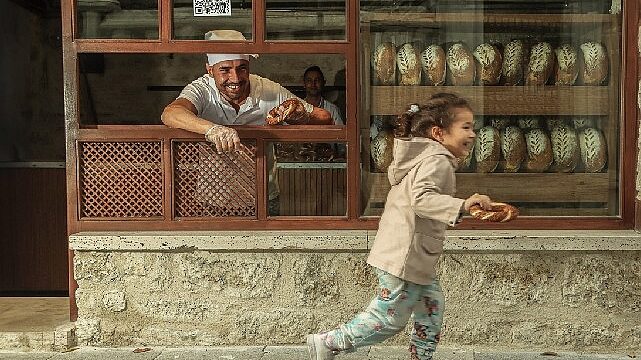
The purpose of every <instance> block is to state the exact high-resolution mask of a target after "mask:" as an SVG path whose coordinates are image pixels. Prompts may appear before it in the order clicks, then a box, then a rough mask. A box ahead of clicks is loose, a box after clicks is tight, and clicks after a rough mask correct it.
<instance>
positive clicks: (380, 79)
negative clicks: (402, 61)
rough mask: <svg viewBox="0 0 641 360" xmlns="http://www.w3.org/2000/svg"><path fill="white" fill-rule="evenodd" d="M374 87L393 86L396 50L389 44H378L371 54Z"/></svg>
mask: <svg viewBox="0 0 641 360" xmlns="http://www.w3.org/2000/svg"><path fill="white" fill-rule="evenodd" d="M372 69H373V78H374V85H394V83H395V80H396V48H395V47H394V44H392V43H391V42H384V43H382V44H379V45H378V46H377V47H376V49H375V50H374V54H372Z"/></svg>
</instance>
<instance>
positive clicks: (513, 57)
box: [501, 40, 528, 86]
mask: <svg viewBox="0 0 641 360" xmlns="http://www.w3.org/2000/svg"><path fill="white" fill-rule="evenodd" d="M527 61H528V58H527V49H526V48H525V44H524V43H523V41H521V40H512V41H510V42H509V43H507V45H505V49H503V66H502V68H501V83H502V84H503V85H507V86H514V85H520V84H522V83H523V74H524V73H525V71H524V70H525V67H526V65H527Z"/></svg>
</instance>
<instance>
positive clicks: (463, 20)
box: [360, 11, 621, 216]
mask: <svg viewBox="0 0 641 360" xmlns="http://www.w3.org/2000/svg"><path fill="white" fill-rule="evenodd" d="M620 38H621V17H620V15H617V14H592V13H590V14H498V13H487V12H486V13H484V14H483V13H480V14H479V13H428V12H424V13H416V12H413V13H390V12H377V11H371V12H362V13H361V50H362V53H361V56H362V59H363V61H362V64H363V67H362V74H361V76H362V79H363V84H364V86H363V91H362V94H361V104H362V106H361V114H363V115H362V118H361V122H360V128H361V140H362V141H361V146H362V151H361V154H362V156H363V158H362V161H363V172H362V174H363V176H362V181H363V192H362V193H363V198H362V199H361V200H362V204H363V214H364V215H365V216H377V215H380V214H381V213H382V209H383V206H384V203H385V198H386V196H387V192H388V191H389V187H390V185H389V182H388V180H387V174H386V173H385V171H384V169H382V168H381V166H384V165H385V164H387V163H389V159H386V158H381V157H380V156H388V154H389V151H387V152H386V151H379V149H384V148H385V147H384V146H381V145H380V143H381V139H380V136H379V138H378V139H377V138H376V136H375V135H377V134H381V135H383V134H389V125H390V123H391V121H393V118H394V117H395V116H396V115H398V114H399V113H401V112H403V111H405V110H406V109H407V106H408V105H409V104H411V103H419V104H420V103H422V102H424V101H425V99H427V98H429V97H430V96H431V95H432V94H435V93H438V92H454V93H456V94H459V95H461V96H463V97H465V98H466V99H468V101H470V103H471V105H472V107H473V109H474V112H475V118H478V121H479V125H478V129H477V130H480V129H481V128H483V127H484V126H493V127H495V129H496V132H497V133H498V132H500V133H501V134H503V133H504V132H505V128H506V126H511V127H512V129H509V130H510V131H508V134H507V135H506V136H512V137H514V136H523V135H519V133H520V132H522V133H523V134H525V135H526V136H524V137H523V138H524V139H528V140H527V141H530V142H534V143H536V141H535V140H530V139H536V138H537V136H538V137H542V136H546V137H547V142H548V143H549V144H548V147H549V149H548V150H547V151H549V152H550V154H553V155H554V157H552V155H550V154H549V155H548V156H547V157H546V159H548V160H549V159H553V161H551V162H550V163H549V164H544V165H543V166H540V164H530V166H529V167H527V168H526V166H525V161H524V162H523V164H521V165H519V164H518V163H516V165H514V159H515V158H517V157H515V156H506V155H505V154H501V155H500V156H498V155H497V156H498V157H497V158H496V160H497V164H495V165H494V164H490V166H488V165H487V164H486V163H482V164H481V163H479V165H480V166H478V167H476V166H475V164H474V162H475V160H474V159H472V160H471V162H470V163H469V167H468V168H465V166H463V167H462V168H461V169H460V171H459V172H458V173H457V189H458V192H457V196H459V197H467V196H469V195H471V194H473V193H474V192H480V193H487V194H489V195H490V196H493V197H495V198H496V199H498V200H500V201H505V202H510V203H515V204H518V205H519V206H520V207H521V208H522V209H523V211H522V215H525V216H564V215H568V216H613V215H616V214H617V213H618V211H619V209H618V207H619V203H618V190H617V186H618V185H617V181H618V173H617V169H618V168H619V165H618V161H619V160H618V157H619V141H620V140H619V129H620V121H621V120H620V101H621V99H620V94H619V88H620V79H619V73H620V68H619V67H620V62H621V58H620V46H621V44H620V41H621V40H620ZM515 39H518V40H522V41H523V43H525V45H526V50H527V53H526V55H525V56H526V58H525V59H526V60H527V59H529V57H530V55H531V52H538V53H541V54H542V55H541V56H542V57H543V56H544V55H546V54H547V55H549V52H550V50H551V51H552V52H554V55H553V56H554V59H555V60H554V63H553V64H554V66H551V65H550V64H549V63H546V62H545V61H542V63H541V64H535V65H531V64H530V65H528V64H527V61H526V64H524V65H523V66H524V68H523V69H522V73H521V74H519V75H518V78H519V79H520V80H518V81H516V82H517V83H516V84H513V83H514V77H513V76H512V75H510V77H509V78H508V77H506V76H505V69H503V72H504V73H503V79H500V78H499V77H498V76H497V74H500V72H501V69H500V67H499V68H497V63H498V60H497V56H505V54H506V53H505V51H506V48H507V47H508V44H509V47H510V48H511V50H510V54H508V55H507V56H509V57H510V58H511V56H512V55H513V54H514V53H515V52H516V51H518V50H519V49H518V48H516V47H515V45H519V44H513V43H511V41H513V40H515ZM465 47H467V53H468V55H465V54H466V53H465ZM450 48H451V49H452V52H454V51H455V50H456V51H457V52H459V53H460V55H457V56H458V57H457V59H458V60H459V61H458V62H456V63H453V64H450V63H447V64H448V69H447V72H446V73H445V72H444V70H443V66H442V61H443V60H442V59H443V57H445V58H447V56H448V52H449V50H450ZM399 50H400V51H399ZM397 52H398V53H400V55H401V57H397V59H396V60H395V61H398V62H399V64H396V66H395V67H393V68H392V67H387V68H386V67H385V66H386V65H385V64H389V63H390V61H391V60H390V59H391V57H390V56H391V55H392V54H395V53H397ZM475 52H476V53H475ZM479 52H481V53H482V54H481V55H479ZM414 56H416V58H414ZM466 56H469V57H470V59H471V58H472V57H473V58H475V59H476V60H475V61H474V64H476V67H477V68H476V70H475V73H474V75H473V77H474V80H473V81H470V78H469V72H468V73H467V77H465V76H466V73H465V66H469V61H470V59H465V57H466ZM557 56H558V57H559V59H561V60H560V61H557V60H556V57H557ZM370 59H371V61H370ZM501 62H504V61H501ZM417 66H418V67H421V66H422V67H423V71H419V72H418V75H416V74H417V71H416V67H417ZM528 66H529V67H528ZM587 68H589V69H590V71H589V72H588V71H587V70H586V69H587ZM535 70H536V71H538V72H536V71H535ZM457 71H458V73H457ZM512 74H513V73H512ZM445 75H447V76H445ZM532 119H534V120H535V121H537V122H540V126H538V127H540V129H530V128H527V127H524V126H525V125H523V124H525V123H527V122H528V121H529V120H532ZM521 120H523V122H522V121H521ZM585 122H587V124H588V125H580V124H584V123H585ZM497 124H503V125H497ZM516 128H518V129H516ZM477 134H478V132H477ZM559 139H562V141H569V143H570V144H571V146H570V147H569V150H568V149H566V148H565V147H562V148H559V146H558V143H559V141H561V140H559ZM586 139H587V140H586ZM593 139H595V140H593ZM374 140H376V141H374ZM387 140H388V141H389V138H388V139H387ZM551 140H552V141H551ZM527 141H526V142H527ZM373 142H374V147H372V146H371V145H372V143H373ZM592 143H595V144H596V145H598V146H600V147H597V148H596V150H590V151H591V152H590V151H588V150H585V148H586V147H589V146H592V145H591V144H592ZM586 144H587V145H586ZM552 145H554V146H556V147H555V148H554V149H552ZM512 148H515V149H519V146H512ZM582 149H583V151H584V152H585V154H583V155H582V154H581V151H582ZM372 151H374V152H375V153H374V154H373V153H372ZM520 151H525V150H520ZM386 154H387V155H386ZM527 154H528V153H527V152H525V156H526V160H527V156H528V155H527ZM586 154H587V155H586ZM372 155H373V156H374V157H375V159H372ZM557 157H558V158H557ZM586 157H587V158H586ZM599 157H602V159H601V158H599ZM595 159H596V160H595ZM468 160H469V159H468ZM546 161H547V160H546ZM506 163H507V164H506ZM381 164H383V165H381ZM506 165H507V166H506Z"/></svg>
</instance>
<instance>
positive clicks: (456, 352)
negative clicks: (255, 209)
mask: <svg viewBox="0 0 641 360" xmlns="http://www.w3.org/2000/svg"><path fill="white" fill-rule="evenodd" d="M635 358H638V359H640V360H641V354H639V355H636V354H631V353H630V354H627V353H622V354H593V353H579V352H565V351H558V352H556V351H544V352H542V351H521V350H519V351H511V350H505V351H497V350H483V349H475V348H470V349H460V348H448V347H439V348H438V350H437V352H436V354H435V356H434V360H537V359H538V360H579V359H586V360H588V359H590V360H606V359H607V360H630V359H635ZM26 359H30V360H31V359H33V360H63V359H73V360H85V359H86V360H90V359H91V360H103V359H118V360H130V359H135V360H176V359H182V360H205V359H207V360H209V359H212V360H213V359H216V360H218V359H220V360H240V359H243V360H245V359H250V360H309V358H308V355H307V348H306V347H305V346H245V347H242V346H234V347H140V348H94V347H80V348H72V349H71V350H69V351H65V352H17V351H16V352H11V351H6V350H0V360H26ZM336 359H337V360H408V359H409V354H408V352H407V348H405V347H396V346H373V347H367V348H362V349H359V350H358V351H357V352H354V353H351V354H341V355H339V356H337V357H336Z"/></svg>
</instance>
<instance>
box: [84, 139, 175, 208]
mask: <svg viewBox="0 0 641 360" xmlns="http://www.w3.org/2000/svg"><path fill="white" fill-rule="evenodd" d="M78 153H79V154H78V155H79V156H78V159H79V163H80V169H79V174H80V181H79V191H80V218H81V219H82V218H124V219H126V218H149V217H159V216H163V206H162V204H163V171H162V143H161V142H159V141H153V142H152V141H145V142H142V141H141V142H80V143H79V144H78Z"/></svg>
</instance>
